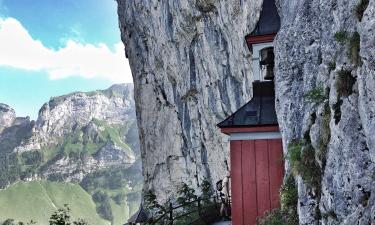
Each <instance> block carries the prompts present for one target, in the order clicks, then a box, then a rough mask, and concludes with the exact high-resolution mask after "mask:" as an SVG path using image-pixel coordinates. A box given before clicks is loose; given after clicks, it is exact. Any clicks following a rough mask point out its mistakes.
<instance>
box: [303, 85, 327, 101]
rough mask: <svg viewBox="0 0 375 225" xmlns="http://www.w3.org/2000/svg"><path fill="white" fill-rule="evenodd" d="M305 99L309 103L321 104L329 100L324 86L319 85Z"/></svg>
mask: <svg viewBox="0 0 375 225" xmlns="http://www.w3.org/2000/svg"><path fill="white" fill-rule="evenodd" d="M305 99H306V101H307V102H309V103H314V104H320V103H322V102H324V101H325V100H327V99H328V96H327V95H326V94H325V91H324V87H323V85H319V86H317V87H315V88H313V89H311V90H310V91H308V92H307V93H306V94H305Z"/></svg>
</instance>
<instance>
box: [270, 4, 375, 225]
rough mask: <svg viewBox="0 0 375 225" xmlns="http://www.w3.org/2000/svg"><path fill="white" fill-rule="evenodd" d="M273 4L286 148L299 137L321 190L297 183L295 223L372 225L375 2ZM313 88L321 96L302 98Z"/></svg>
mask: <svg viewBox="0 0 375 225" xmlns="http://www.w3.org/2000/svg"><path fill="white" fill-rule="evenodd" d="M368 3H369V4H368ZM278 4H279V10H280V15H281V19H282V22H281V23H282V27H281V30H280V32H279V33H278V35H277V40H276V93H277V100H276V104H277V106H276V107H277V112H278V119H279V123H280V126H281V128H282V134H283V141H284V149H287V146H288V144H289V143H290V142H291V141H292V140H293V139H295V140H302V139H303V140H304V141H305V142H308V143H310V144H311V146H312V147H313V148H314V150H315V158H316V159H315V161H316V163H317V165H319V169H320V170H321V177H320V180H321V182H320V184H319V185H315V186H311V185H308V184H306V183H305V182H304V181H303V179H302V178H301V177H299V179H298V186H299V200H300V204H299V216H300V224H345V225H349V224H366V225H367V224H375V217H374V215H375V194H374V193H375V176H374V170H375V157H374V156H375V136H374V135H373V132H374V131H375V120H374V115H375V114H374V113H375V93H374V91H375V79H374V76H375V63H374V62H375V60H374V59H375V35H374V32H373V31H374V29H375V17H374V15H375V1H372V0H370V1H366V0H359V1H358V0H327V1H318V0H312V1H310V0H309V1H307V0H302V1H284V0H279V1H278ZM312 91H315V93H317V92H318V94H320V95H322V96H324V98H323V99H322V100H318V99H311V97H310V99H309V98H308V97H304V96H305V95H306V94H309V93H312ZM319 92H320V93H319ZM317 100H318V101H317Z"/></svg>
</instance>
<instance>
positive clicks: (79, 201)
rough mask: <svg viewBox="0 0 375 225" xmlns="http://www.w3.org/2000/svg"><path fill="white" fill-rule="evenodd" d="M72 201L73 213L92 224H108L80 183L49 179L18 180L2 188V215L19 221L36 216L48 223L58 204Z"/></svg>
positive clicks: (0, 192) (36, 220) (39, 220)
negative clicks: (58, 181)
mask: <svg viewBox="0 0 375 225" xmlns="http://www.w3.org/2000/svg"><path fill="white" fill-rule="evenodd" d="M64 204H68V205H69V207H70V208H71V209H72V217H73V218H75V219H77V218H84V219H85V220H87V221H88V222H89V223H90V224H92V225H107V224H110V223H109V222H108V221H105V220H103V219H102V218H100V216H99V215H98V214H97V212H96V209H95V207H96V206H95V203H94V202H93V200H92V199H91V196H90V195H89V194H88V193H87V192H86V191H85V190H83V189H82V187H80V186H79V185H77V184H69V183H57V182H49V181H32V182H28V183H25V182H18V183H15V184H12V185H11V186H10V187H9V188H7V189H6V190H0V205H1V206H2V207H1V210H0V218H1V220H5V219H6V218H13V219H15V220H16V221H30V220H34V221H35V222H37V224H41V225H44V224H48V218H49V217H50V215H51V214H52V213H53V212H54V211H55V210H56V209H58V208H62V207H63V206H64Z"/></svg>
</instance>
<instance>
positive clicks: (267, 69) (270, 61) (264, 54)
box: [260, 47, 275, 80]
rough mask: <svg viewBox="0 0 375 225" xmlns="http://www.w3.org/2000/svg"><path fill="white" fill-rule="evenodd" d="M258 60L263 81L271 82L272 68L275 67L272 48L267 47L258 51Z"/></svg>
mask: <svg viewBox="0 0 375 225" xmlns="http://www.w3.org/2000/svg"><path fill="white" fill-rule="evenodd" d="M260 59H261V61H260V66H261V68H262V76H263V79H264V80H273V78H274V73H273V67H274V66H275V55H274V53H273V47H268V48H264V49H262V50H260Z"/></svg>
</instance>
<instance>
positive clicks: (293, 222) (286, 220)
mask: <svg viewBox="0 0 375 225" xmlns="http://www.w3.org/2000/svg"><path fill="white" fill-rule="evenodd" d="M258 224H259V225H298V224H299V220H298V214H297V209H290V210H288V211H285V210H281V209H274V210H272V211H270V212H268V213H267V214H266V215H265V216H264V217H262V218H259V220H258Z"/></svg>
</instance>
